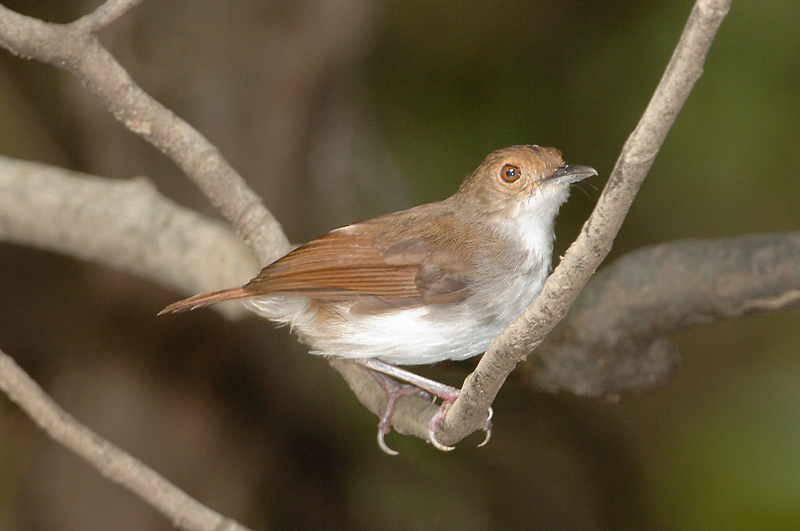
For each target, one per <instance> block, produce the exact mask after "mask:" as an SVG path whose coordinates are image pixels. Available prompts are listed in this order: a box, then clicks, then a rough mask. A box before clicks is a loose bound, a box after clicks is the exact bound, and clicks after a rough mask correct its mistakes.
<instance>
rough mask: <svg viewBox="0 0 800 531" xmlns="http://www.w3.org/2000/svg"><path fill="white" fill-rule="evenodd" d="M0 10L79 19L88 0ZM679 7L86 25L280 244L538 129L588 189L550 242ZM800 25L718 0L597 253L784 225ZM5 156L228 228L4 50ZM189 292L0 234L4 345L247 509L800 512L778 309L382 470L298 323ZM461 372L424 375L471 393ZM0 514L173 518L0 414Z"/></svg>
mask: <svg viewBox="0 0 800 531" xmlns="http://www.w3.org/2000/svg"><path fill="white" fill-rule="evenodd" d="M3 4H4V5H6V6H7V7H9V8H12V9H15V10H18V11H20V12H22V13H25V14H29V15H34V16H38V17H42V18H44V19H45V20H48V21H53V22H68V21H71V20H74V19H75V18H77V17H79V16H80V15H82V14H85V13H87V12H89V11H90V10H92V9H94V8H95V7H96V6H97V5H98V4H99V2H83V1H80V2H65V1H63V0H62V1H55V0H48V1H37V2H24V1H4V2H3ZM691 6H692V4H691V2H688V1H685V0H682V1H678V2H667V1H651V0H645V1H611V2H608V1H600V0H591V1H582V2H576V1H556V0H553V1H543V2H522V1H501V2H491V3H489V2H481V1H464V2H427V1H420V0H403V1H400V0H394V1H389V2H369V1H366V0H301V1H298V2H288V1H285V2H277V1H275V2H270V1H263V2H262V1H244V0H236V1H229V2H211V1H208V0H197V1H191V2H188V1H183V2H180V1H176V0H164V1H160V2H155V1H147V2H144V3H143V4H142V5H140V6H138V7H136V8H135V9H134V10H133V11H131V12H130V13H128V14H127V15H125V16H124V17H123V18H122V19H120V20H119V21H117V22H116V23H115V24H113V25H112V26H110V27H109V28H107V29H105V30H103V32H102V33H101V39H102V41H103V42H104V43H105V44H106V45H107V46H108V47H109V48H110V49H111V51H112V52H113V53H114V54H115V56H116V57H117V58H118V59H119V60H120V62H121V63H122V64H123V66H125V67H126V68H128V69H129V71H130V73H131V75H132V76H133V78H134V79H135V80H136V81H137V82H138V83H139V84H140V85H141V86H142V87H143V88H144V89H145V90H146V91H148V92H149V93H150V94H152V95H153V96H154V97H155V98H156V99H158V100H159V101H161V102H162V103H164V104H165V105H166V106H167V107H169V108H171V109H172V110H174V111H175V112H176V113H177V114H178V115H180V116H182V117H183V118H185V119H187V120H188V121H189V122H190V123H191V124H193V125H194V126H195V127H197V128H198V129H199V130H200V131H201V132H202V133H203V134H204V135H206V136H207V137H208V138H209V139H210V140H211V141H212V142H213V143H215V144H216V145H217V146H218V147H219V148H220V149H221V151H222V152H223V154H224V155H225V156H226V157H227V158H228V159H229V160H230V161H231V163H232V164H233V165H234V167H236V168H237V169H238V170H239V171H240V172H241V173H242V175H243V176H244V177H245V179H247V181H248V182H249V183H250V184H251V185H252V186H253V187H254V188H255V189H256V190H257V192H258V193H259V194H262V195H263V197H264V200H265V203H266V205H267V206H268V208H270V209H271V210H272V211H273V212H274V213H275V215H276V216H277V217H278V219H279V220H280V221H281V222H282V224H283V227H284V229H285V231H286V233H287V234H288V236H289V237H290V239H291V240H292V241H295V242H301V241H306V240H308V239H310V238H313V237H314V236H317V235H319V234H321V233H323V232H325V231H327V230H330V229H332V228H334V227H336V226H339V225H342V224H345V223H348V222H352V221H355V220H357V219H362V218H365V217H369V216H372V215H376V214H380V213H384V212H388V211H392V210H398V209H401V208H405V207H408V206H411V205H414V204H419V203H423V202H429V201H433V200H438V199H442V198H444V197H446V196H447V195H449V194H451V193H452V192H453V191H454V190H455V188H456V187H457V185H458V184H459V182H460V181H461V179H462V178H463V177H464V175H466V174H467V173H468V172H469V171H471V170H472V169H473V168H474V167H475V166H476V165H477V164H478V163H479V162H480V161H481V160H482V159H483V157H484V156H485V155H486V154H487V153H488V152H490V151H492V150H494V149H496V148H499V147H503V146H506V145H511V144H518V143H537V144H542V145H553V146H556V147H558V148H559V149H561V150H562V151H563V152H564V158H565V160H566V161H567V162H569V163H577V164H587V165H591V166H594V167H595V168H597V169H598V171H599V172H600V175H601V177H600V178H597V179H594V180H593V182H590V183H584V184H582V185H580V187H579V188H578V189H575V190H574V191H573V195H572V199H570V201H569V203H567V205H565V207H564V208H563V209H562V214H561V215H560V216H559V219H558V225H557V234H558V237H559V240H558V242H557V249H556V256H558V255H559V254H560V253H561V252H563V250H564V249H565V248H566V246H567V245H568V243H569V242H570V241H571V240H572V239H573V238H574V236H575V234H576V233H577V231H578V229H579V227H580V224H581V223H582V221H583V220H584V219H585V218H586V217H587V216H588V214H589V212H590V210H591V208H592V206H593V204H594V202H595V200H596V198H597V196H598V194H599V189H601V188H602V185H603V183H604V179H605V177H606V176H607V175H608V173H609V171H610V170H611V168H612V166H613V163H614V161H615V159H616V157H617V155H618V152H619V149H620V147H621V145H622V143H623V142H624V141H625V139H626V137H627V135H628V134H629V133H630V131H631V130H632V128H633V127H634V126H635V124H636V121H637V120H638V117H639V116H640V114H641V112H642V110H643V109H644V107H645V105H646V103H647V101H648V99H649V97H650V95H651V93H652V90H653V89H654V87H655V85H656V83H657V82H658V79H659V78H660V76H661V73H662V71H663V68H664V66H665V65H666V63H667V61H668V59H669V56H670V53H671V50H672V47H673V46H674V44H675V42H676V41H677V39H678V37H679V35H680V31H681V29H682V27H683V25H684V23H685V20H686V17H687V16H688V14H689V11H690V9H691ZM798 27H800V7H798V5H797V3H796V1H794V0H780V1H772V2H769V3H763V2H734V4H733V8H732V10H731V13H730V14H729V16H728V18H727V19H726V21H725V22H724V23H723V26H722V29H721V31H720V32H719V35H718V37H717V40H716V41H715V42H714V44H713V46H712V48H711V53H710V55H709V58H708V61H707V64H706V68H705V74H704V76H703V77H702V78H701V80H700V82H699V83H698V85H697V87H696V88H695V91H694V92H693V94H692V95H691V97H690V98H689V101H688V103H687V105H686V107H685V108H684V110H683V112H682V113H681V114H680V116H679V117H678V120H677V123H676V124H675V127H674V128H673V130H672V132H671V133H670V135H669V137H668V139H667V142H666V144H665V145H664V148H663V150H662V151H661V153H660V154H659V156H658V159H657V160H656V162H655V164H654V166H653V168H652V170H651V172H650V176H649V177H648V180H647V181H646V182H645V185H644V187H643V189H642V191H641V193H640V194H639V197H638V198H637V200H636V202H635V203H634V205H633V208H632V210H631V212H630V214H629V216H628V218H627V221H626V223H625V225H624V227H623V229H622V231H621V233H620V235H619V237H618V239H617V241H616V243H615V247H614V250H613V251H612V255H611V256H610V257H609V261H610V260H613V259H614V258H615V257H618V256H620V255H622V254H624V253H626V252H627V251H629V250H632V249H635V248H638V247H641V246H644V245H648V244H652V243H657V242H663V241H669V240H675V239H682V238H720V237H727V236H735V235H741V234H746V233H757V232H780V231H791V230H797V227H798V226H800V207H799V205H800V149H799V148H798V145H800V120H798V116H800V32H798V31H797V28H798ZM0 154H2V155H7V156H11V157H18V158H23V159H29V160H36V161H42V162H47V163H51V164H55V165H58V166H62V167H67V168H71V169H77V170H80V171H85V172H88V173H92V174H96V175H100V176H104V177H109V178H119V179H127V178H131V177H133V176H137V175H146V176H147V177H148V178H150V179H152V180H153V181H154V182H155V183H156V184H157V186H158V187H159V189H161V190H162V191H163V192H164V193H165V194H167V195H169V196H170V197H172V198H174V199H176V200H177V201H179V202H181V203H183V204H186V205H189V206H192V207H194V208H197V209H199V210H201V211H203V212H206V213H208V214H210V215H215V214H214V212H213V210H212V209H211V208H210V207H209V206H208V204H207V202H206V201H205V200H204V198H203V197H202V196H201V194H200V193H199V192H198V191H197V190H196V189H195V188H194V187H193V185H192V184H191V183H189V181H188V180H187V179H185V178H184V177H183V176H182V175H181V174H180V172H179V171H178V170H177V169H176V167H175V166H174V165H173V164H172V163H171V162H170V161H168V160H167V159H166V158H165V157H163V156H162V155H161V154H160V153H158V152H157V151H156V150H154V149H153V148H151V147H150V146H149V145H147V144H146V143H145V142H143V141H142V140H140V139H139V138H137V137H135V136H134V135H133V134H131V133H129V132H127V131H125V130H124V129H123V128H122V127H121V126H120V125H119V124H118V123H117V122H115V121H114V120H113V119H112V118H111V117H110V116H109V115H108V114H107V113H106V112H105V110H104V109H102V108H101V107H100V105H99V103H98V101H97V100H96V99H95V98H94V97H93V96H92V95H91V94H89V93H88V92H86V91H85V90H84V89H83V87H81V86H80V83H79V82H78V81H77V80H76V79H74V78H73V77H72V76H71V75H70V74H68V73H66V72H64V71H60V70H57V69H55V68H53V67H51V66H48V65H41V64H38V63H35V62H32V61H24V60H21V59H19V58H16V57H13V56H11V55H10V54H8V53H5V52H2V53H0ZM197 266H198V267H202V266H203V265H202V264H197ZM214 287H217V288H222V287H227V286H214ZM182 295H183V294H180V293H175V292H172V291H169V290H167V289H164V288H162V287H160V286H157V285H154V284H151V283H148V282H145V281H143V280H140V279H138V278H133V277H131V276H128V275H124V274H121V273H117V272H114V271H111V270H108V269H106V268H104V267H100V266H98V265H93V264H86V263H82V262H79V261H76V260H74V259H71V258H69V257H64V256H58V255H53V254H48V253H45V252H41V251H38V250H35V249H31V248H26V247H20V246H16V245H11V244H0V348H2V349H3V350H4V351H5V352H6V353H8V354H9V355H11V356H13V357H14V358H15V359H16V360H17V361H18V363H19V364H20V365H22V366H23V367H24V368H25V369H26V370H27V371H29V372H30V373H31V374H32V375H33V376H34V377H35V378H36V380H37V381H38V382H40V383H41V384H42V386H43V387H44V388H45V389H46V390H47V391H48V392H49V393H51V395H52V396H53V397H54V398H55V399H56V400H57V401H58V402H59V403H60V404H61V405H63V406H64V407H65V408H66V409H67V410H68V411H70V412H71V413H73V414H74V415H75V416H76V417H77V418H78V419H79V420H81V421H83V422H85V423H86V424H87V425H88V426H89V427H90V428H92V429H94V430H96V431H97V432H98V433H100V434H101V435H103V436H104V437H107V438H109V439H110V440H111V441H112V442H113V443H115V444H117V445H119V446H121V447H122V448H124V449H126V450H127V451H129V452H131V453H132V454H133V455H134V456H136V457H138V458H140V459H141V460H143V461H144V462H146V463H147V464H149V465H151V466H153V467H154V468H155V469H156V470H157V471H158V472H160V473H162V474H163V475H165V476H166V477H167V478H168V479H169V480H171V481H173V482H174V483H176V484H177V485H178V486H179V487H181V488H183V489H185V490H187V491H188V492H189V493H190V494H191V495H192V496H195V497H196V498H198V499H199V500H200V501H202V502H204V503H206V504H208V505H209V506H210V507H212V508H213V509H215V510H218V511H220V512H222V513H224V514H226V515H228V516H231V517H233V518H236V519H238V520H239V521H241V522H242V523H244V524H246V525H249V526H251V527H254V528H265V527H269V528H273V529H302V528H326V529H364V530H367V529H455V528H458V529H464V530H472V529H475V530H479V529H480V530H483V529H542V530H548V529H553V530H595V529H615V530H616V529H681V530H685V529H790V528H798V527H800V452H798V448H800V407H799V406H798V404H800V359H798V353H799V351H800V317H798V315H797V314H790V315H771V316H759V317H747V318H744V319H738V320H734V321H729V322H724V323H717V324H712V325H706V326H698V327H695V328H693V329H690V330H687V331H685V332H682V333H680V334H676V335H675V336H674V340H675V341H676V342H677V343H678V344H679V347H680V350H681V353H682V356H683V360H684V364H683V367H682V368H681V371H680V372H679V374H678V376H677V377H676V378H675V379H674V380H673V381H672V382H671V383H670V384H668V385H667V386H666V387H664V388H663V389H660V390H658V391H656V392H653V393H650V394H647V395H644V396H623V397H621V399H620V400H619V401H618V402H615V401H611V400H595V399H581V398H576V397H573V396H569V395H555V396H554V395H544V394H538V393H532V392H530V391H528V390H526V389H524V388H521V387H520V386H518V385H517V384H516V383H515V382H514V381H513V378H512V380H511V381H509V383H508V384H507V385H506V386H505V387H504V388H503V390H502V391H501V393H500V395H499V397H498V400H497V402H496V403H495V407H494V410H495V419H494V420H495V430H494V437H493V439H492V442H491V443H490V444H489V445H488V446H487V447H485V448H480V449H477V448H475V447H474V446H475V444H477V442H478V440H479V438H478V436H477V435H476V436H473V437H471V438H469V439H467V440H466V441H464V442H463V443H461V444H460V445H459V447H458V449H457V450H456V451H455V452H452V453H450V454H442V453H440V452H437V451H435V450H433V449H432V448H431V447H430V446H429V445H427V444H425V443H424V442H422V441H420V440H417V439H412V438H407V437H401V436H398V435H396V434H393V435H390V436H389V437H388V443H389V445H390V446H392V447H393V448H396V449H398V450H399V451H400V452H401V453H400V456H399V457H395V458H390V457H388V456H385V455H384V454H382V453H381V452H380V451H379V450H378V448H377V446H376V445H375V442H374V439H375V426H376V422H377V420H376V418H375V417H374V416H372V415H371V414H370V413H368V412H367V411H366V410H364V409H363V408H362V407H361V406H360V405H359V404H358V403H357V401H356V399H355V398H354V397H353V396H352V395H351V394H350V392H349V391H348V390H347V388H346V386H345V385H344V383H343V382H342V381H341V379H340V378H339V376H338V375H337V374H336V373H335V372H334V371H333V370H331V369H330V367H328V365H327V364H326V363H325V362H324V360H321V359H319V358H316V357H313V356H309V355H307V354H306V353H305V351H304V349H303V347H302V346H300V345H298V344H297V343H296V342H295V341H294V339H292V338H291V337H290V336H289V334H288V332H287V331H286V330H274V329H273V327H272V326H271V325H270V324H269V323H267V322H264V321H260V320H258V319H255V318H252V319H247V320H244V321H242V322H237V323H231V322H227V321H225V320H224V319H223V318H222V317H220V316H219V315H217V314H216V313H215V312H211V311H198V312H194V313H192V314H188V315H180V316H169V317H162V318H156V313H157V312H158V310H160V309H161V308H162V307H163V306H165V305H166V304H168V303H169V302H172V301H174V300H176V299H178V298H180V297H181V296H182ZM470 367H471V364H470V363H463V364H441V365H439V366H437V367H435V368H433V369H432V370H430V371H428V374H429V375H432V376H434V377H437V378H441V379H444V380H447V381H448V382H449V383H453V384H456V385H459V384H460V382H461V381H462V380H463V378H464V376H465V375H466V374H467V372H468V371H469V370H470ZM0 528H2V529H54V530H55V529H59V530H60V529H81V530H88V529H112V528H113V529H120V530H125V529H131V530H134V529H135V530H139V529H171V528H172V526H171V524H170V522H168V521H167V520H165V519H164V518H162V517H161V516H160V515H158V514H157V513H156V512H155V511H154V510H152V509H150V508H149V507H148V506H146V505H145V504H144V503H143V502H141V501H140V500H139V499H137V498H135V497H134V496H133V495H131V494H129V493H128V492H126V491H124V490H123V489H121V488H120V487H117V486H115V485H113V484H111V483H109V482H108V481H106V480H104V479H102V478H101V477H100V475H99V474H97V473H96V472H95V471H94V470H93V469H91V468H90V467H88V466H87V465H86V464H84V463H83V462H82V461H81V460H79V459H78V458H77V457H75V456H74V455H72V454H70V453H69V452H67V451H66V450H64V449H62V448H61V447H59V446H57V445H56V444H54V443H53V442H52V441H50V440H49V439H48V438H47V437H46V436H45V435H44V434H43V433H42V432H40V431H39V430H38V429H37V428H36V427H35V426H34V425H33V424H32V423H31V422H30V420H29V419H28V418H27V417H25V416H24V414H23V413H21V412H20V411H19V410H18V409H17V408H16V406H14V405H13V404H11V403H10V402H9V401H8V400H0Z"/></svg>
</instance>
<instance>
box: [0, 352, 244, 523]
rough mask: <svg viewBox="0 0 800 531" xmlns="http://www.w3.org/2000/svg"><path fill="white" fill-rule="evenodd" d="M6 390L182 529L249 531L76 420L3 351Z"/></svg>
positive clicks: (1, 383) (1, 384) (0, 369)
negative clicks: (189, 494) (206, 505)
mask: <svg viewBox="0 0 800 531" xmlns="http://www.w3.org/2000/svg"><path fill="white" fill-rule="evenodd" d="M0 389H2V390H3V392H4V393H5V394H7V395H8V396H9V398H11V400H13V401H14V402H15V403H16V404H17V405H18V406H19V407H20V408H22V409H23V410H24V411H25V412H26V413H27V414H28V416H29V417H30V418H32V419H33V420H34V422H36V424H38V425H39V427H40V428H42V429H43V430H44V431H45V432H46V433H47V434H48V435H49V436H50V437H52V438H53V439H54V440H55V441H57V442H59V443H60V444H63V445H64V446H66V447H67V448H69V449H70V450H72V451H73V452H75V453H76V454H78V455H79V456H81V457H82V458H84V459H85V460H86V461H88V462H89V463H91V464H92V465H93V466H94V467H95V468H97V469H98V470H99V471H100V473H101V474H103V475H104V476H105V477H107V478H108V479H110V480H111V481H114V482H115V483H119V484H121V485H123V486H125V487H126V488H128V489H129V490H131V491H132V492H134V493H136V494H138V495H139V496H140V497H141V498H142V499H144V500H145V501H146V502H148V503H149V504H150V505H152V506H153V507H155V508H156V509H158V510H159V511H160V512H161V513H162V514H164V515H165V516H166V517H167V518H169V519H170V520H171V521H172V522H173V523H174V524H175V525H176V526H178V527H180V528H182V529H187V530H191V531H223V530H224V531H245V530H246V529H247V528H246V527H243V526H242V525H240V524H239V523H237V522H236V521H234V520H231V519H230V518H226V517H224V516H222V515H220V514H218V513H216V512H214V511H212V510H211V509H209V508H207V507H205V506H204V505H202V504H201V503H199V502H198V501H196V500H195V499H193V498H191V497H190V496H188V495H187V494H186V493H184V492H183V491H181V490H180V489H178V488H177V487H175V485H173V484H172V483H170V482H169V481H167V480H166V479H164V478H163V477H161V476H160V475H158V474H157V473H156V472H155V471H153V470H152V469H150V468H149V467H147V465H145V464H144V463H142V462H141V461H139V460H138V459H136V458H134V457H132V456H131V455H130V454H128V453H126V452H124V451H123V450H121V449H119V448H117V447H116V446H114V445H113V444H111V443H109V442H108V441H106V440H105V439H103V438H102V437H100V436H99V435H97V434H96V433H94V432H93V431H91V430H89V429H88V428H87V427H86V426H84V425H82V424H81V423H80V422H78V421H77V420H75V419H74V418H72V416H71V415H70V414H69V413H67V412H66V411H64V410H63V409H61V408H60V407H59V406H58V404H56V403H55V402H54V401H53V400H52V399H51V398H50V397H49V396H47V394H46V393H45V392H44V391H43V390H42V388H41V387H39V385H38V384H37V383H36V382H34V381H33V380H32V379H31V377H30V376H28V375H27V374H26V373H25V371H23V370H22V369H21V368H20V367H19V365H17V364H16V363H15V362H14V360H13V359H12V358H11V357H9V356H8V355H7V354H5V353H4V352H2V351H0Z"/></svg>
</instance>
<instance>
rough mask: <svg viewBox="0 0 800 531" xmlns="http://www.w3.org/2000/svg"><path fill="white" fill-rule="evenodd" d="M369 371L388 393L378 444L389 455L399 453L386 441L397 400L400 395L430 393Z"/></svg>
mask: <svg viewBox="0 0 800 531" xmlns="http://www.w3.org/2000/svg"><path fill="white" fill-rule="evenodd" d="M369 372H370V374H372V376H373V377H374V378H375V380H377V382H378V385H380V386H381V388H382V389H383V392H384V393H386V407H385V408H384V410H383V414H382V415H381V420H380V422H378V446H379V447H380V449H381V450H383V451H384V452H385V453H387V454H389V455H397V451H396V450H392V449H391V448H389V446H388V445H387V444H386V441H385V438H386V434H388V433H389V432H390V431H392V427H391V425H390V424H389V422H390V421H391V420H392V415H393V414H394V406H395V405H396V404H397V400H398V399H399V398H400V397H403V396H408V395H415V394H417V393H422V394H424V395H426V396H427V394H428V393H426V392H425V391H423V390H421V389H420V388H419V387H417V386H416V385H407V384H399V383H397V382H395V381H394V380H392V379H391V378H389V377H388V376H386V375H385V374H383V373H381V372H378V371H376V370H373V369H370V370H369Z"/></svg>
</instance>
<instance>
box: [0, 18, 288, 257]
mask: <svg viewBox="0 0 800 531" xmlns="http://www.w3.org/2000/svg"><path fill="white" fill-rule="evenodd" d="M79 22H80V21H79ZM79 22H78V23H72V24H67V25H60V24H50V23H47V22H43V21H41V20H38V19H35V18H31V17H26V16H24V15H20V14H19V13H15V12H14V11H11V10H10V9H8V8H6V7H3V6H1V5H0V46H3V47H4V48H6V49H7V50H8V51H10V52H11V53H13V54H14V55H19V56H22V57H28V58H34V59H38V60H40V61H43V62H46V63H50V64H53V65H55V66H58V67H60V68H65V69H67V70H69V71H71V72H72V73H73V74H75V75H76V76H78V78H79V79H80V80H81V81H82V82H83V83H84V85H85V86H86V87H87V88H88V89H89V90H90V91H92V92H94V93H95V94H96V95H97V96H98V97H99V98H100V100H101V101H102V103H103V105H105V106H106V108H107V109H108V111H109V112H110V113H111V114H112V115H113V116H114V118H116V119H117V120H118V121H119V122H121V123H122V124H123V125H124V126H125V127H127V128H128V129H129V130H131V131H133V132H134V133H136V134H138V135H140V136H141V137H143V138H144V139H145V140H147V141H148V142H150V143H151V144H153V145H154V146H155V147H156V148H158V149H159V150H160V151H162V152H164V153H165V154H166V155H167V156H169V157H170V158H171V159H172V160H174V161H175V162H176V163H177V164H178V165H179V166H180V167H181V169H183V171H184V172H186V174H187V175H188V176H189V177H190V178H191V179H192V180H193V181H194V182H195V183H196V184H197V185H198V186H199V187H200V189H201V190H202V191H203V193H204V194H205V195H206V197H208V198H209V200H210V201H211V203H212V204H213V205H214V206H216V207H217V208H219V209H220V211H221V212H222V213H223V214H224V215H225V217H226V218H227V219H229V220H230V221H231V223H232V224H233V226H234V227H236V229H237V231H238V232H239V234H240V235H241V236H242V237H243V238H244V240H245V241H246V242H247V243H248V245H249V246H250V248H251V249H252V250H253V251H254V252H255V253H256V256H258V258H259V262H260V263H261V264H262V265H266V264H268V263H270V262H272V261H273V260H274V259H275V258H277V257H279V256H281V255H283V254H285V253H286V252H287V251H288V250H289V242H288V240H287V239H286V236H285V235H284V234H283V231H282V230H281V228H280V224H279V223H278V222H277V220H275V218H274V217H273V216H272V214H270V213H269V211H268V210H267V209H266V208H264V205H263V204H262V202H261V198H259V197H258V196H257V195H256V194H255V193H254V192H253V191H252V190H251V189H250V187H249V186H248V185H247V183H245V182H244V180H243V179H242V178H241V177H240V176H239V175H238V174H237V173H236V170H234V169H233V167H231V165H230V164H229V163H228V162H227V161H226V160H225V159H224V158H223V157H222V155H221V154H220V153H219V151H218V150H217V148H215V147H214V146H213V145H211V144H210V143H209V142H208V140H206V138H205V137H204V136H203V135H201V134H200V133H199V132H198V131H197V130H196V129H194V128H193V127H191V126H190V125H189V124H187V123H186V122H185V121H183V120H182V119H180V118H178V117H177V116H175V114H173V113H172V112H171V111H170V110H169V109H167V108H166V107H164V106H163V105H161V104H160V103H158V102H157V101H155V100H154V99H153V98H152V97H151V96H150V95H148V94H147V93H146V92H144V91H143V90H142V89H141V88H140V87H139V86H138V85H137V84H136V83H135V82H134V81H133V79H131V77H130V76H129V75H128V73H127V72H126V71H125V69H124V68H122V66H120V64H119V63H118V62H117V61H116V60H115V59H114V57H113V56H112V55H111V54H110V53H108V51H107V50H106V49H105V48H103V46H102V45H101V44H100V41H98V40H97V38H96V37H95V36H94V35H93V34H92V33H90V32H89V31H88V29H87V28H86V27H85V24H83V23H79Z"/></svg>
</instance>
